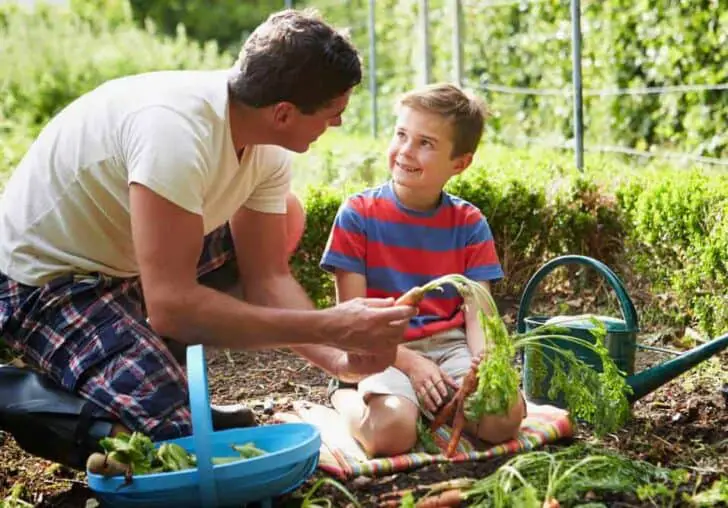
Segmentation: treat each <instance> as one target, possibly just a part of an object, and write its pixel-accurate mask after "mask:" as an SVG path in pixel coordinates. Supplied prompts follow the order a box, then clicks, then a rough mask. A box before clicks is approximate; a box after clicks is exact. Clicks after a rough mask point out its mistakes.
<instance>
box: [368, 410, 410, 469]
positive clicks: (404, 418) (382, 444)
mask: <svg viewBox="0 0 728 508" xmlns="http://www.w3.org/2000/svg"><path fill="white" fill-rule="evenodd" d="M383 399H384V398H380V399H379V400H377V401H372V403H370V405H369V408H368V410H367V412H366V414H365V415H364V418H363V420H362V433H363V434H364V435H365V436H366V439H365V442H364V443H362V444H363V445H364V447H365V448H366V451H367V453H368V454H369V455H370V456H374V457H391V456H394V455H401V454H403V453H407V452H409V451H410V450H412V448H414V446H415V445H416V444H417V416H418V413H417V409H416V407H414V405H413V407H412V408H410V407H408V406H405V405H404V404H402V401H401V400H400V399H402V398H401V397H387V399H390V402H392V400H393V399H398V400H397V404H396V405H399V407H392V405H391V404H387V403H386V402H387V401H386V400H383ZM407 402H408V401H407ZM396 405H395V406H396Z"/></svg>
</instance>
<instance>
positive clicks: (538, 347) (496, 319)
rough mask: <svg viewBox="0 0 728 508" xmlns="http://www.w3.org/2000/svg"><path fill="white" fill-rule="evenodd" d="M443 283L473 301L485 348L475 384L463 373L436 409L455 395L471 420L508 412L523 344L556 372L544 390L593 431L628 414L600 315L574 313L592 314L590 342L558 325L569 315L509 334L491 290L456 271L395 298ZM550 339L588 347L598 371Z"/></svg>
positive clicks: (457, 427)
mask: <svg viewBox="0 0 728 508" xmlns="http://www.w3.org/2000/svg"><path fill="white" fill-rule="evenodd" d="M445 284H451V285H452V286H454V287H455V288H456V289H457V291H458V292H459V293H460V294H461V295H462V296H463V297H464V299H465V302H466V305H474V306H475V308H476V309H477V312H478V315H479V318H480V323H481V326H482V328H483V332H484V336H485V349H484V350H485V354H484V357H483V359H482V361H481V362H480V364H479V365H478V369H477V384H475V383H473V382H472V381H471V380H469V379H468V376H466V378H465V380H464V381H463V383H462V385H461V386H460V388H459V390H458V392H457V393H456V394H455V396H454V397H453V400H451V401H450V402H449V403H448V404H447V405H445V406H444V407H443V408H442V409H441V413H443V414H447V413H448V412H449V411H452V407H451V405H452V404H453V403H455V401H460V402H462V401H463V400H464V401H465V404H464V406H463V407H462V408H460V407H458V412H464V414H465V417H466V418H467V419H468V420H471V421H477V420H479V419H480V418H482V417H483V416H484V415H487V414H490V415H504V414H507V412H508V410H509V409H510V408H511V407H512V406H513V404H514V403H515V402H516V401H517V400H518V398H519V397H520V395H519V391H518V385H519V382H518V381H519V377H518V372H517V370H516V368H515V367H514V360H515V355H516V351H518V350H523V349H527V348H528V349H530V353H532V354H533V353H535V354H541V355H542V356H543V359H544V360H545V361H547V362H550V363H551V367H552V368H553V370H554V372H555V376H554V379H553V381H552V385H551V388H550V389H549V395H550V396H551V397H556V396H557V395H559V394H563V396H564V399H565V402H566V406H567V408H568V409H569V411H570V414H571V415H573V416H576V417H579V418H582V419H584V420H585V421H587V422H589V423H591V424H592V425H593V426H594V430H595V433H596V434H597V435H598V436H601V435H604V434H606V433H607V432H612V431H614V430H616V429H618V428H619V427H621V426H622V425H623V424H624V422H625V421H626V419H627V418H628V417H629V414H630V409H629V402H628V400H627V394H628V393H629V392H630V390H631V389H630V387H629V386H628V385H627V383H626V381H625V379H624V377H623V373H622V372H620V371H619V369H618V368H617V366H616V364H615V363H614V360H613V359H612V358H611V356H610V355H609V351H608V350H607V348H606V347H605V346H604V343H603V338H604V335H605V330H604V326H603V325H602V323H601V322H600V321H598V320H596V319H592V318H589V317H588V316H579V317H577V318H574V319H580V320H583V319H585V318H586V319H592V323H593V325H594V329H593V330H591V331H592V335H593V336H594V342H589V341H587V340H584V339H581V338H578V337H574V336H570V335H566V334H565V331H564V330H565V329H564V328H563V325H564V324H567V321H568V320H564V321H562V322H561V323H560V324H559V325H548V324H547V325H542V326H539V327H537V328H535V329H533V330H531V331H529V332H527V333H523V334H514V335H511V334H509V332H508V330H507V328H506V326H505V323H504V322H503V320H502V319H501V317H500V315H499V314H498V311H497V306H496V304H495V301H494V300H493V297H492V296H491V294H490V292H489V291H488V290H487V289H486V288H485V287H483V286H482V285H481V284H479V283H477V282H475V281H472V280H470V279H468V278H467V277H465V276H463V275H459V274H450V275H446V276H443V277H439V278H437V279H434V280H432V281H430V282H429V283H427V284H425V285H423V286H421V287H416V288H413V289H411V290H410V291H408V292H407V293H405V294H404V295H402V296H401V297H400V298H399V299H398V302H399V303H405V304H416V303H418V302H419V301H420V300H421V299H422V298H423V297H424V295H425V294H426V293H427V292H429V291H432V290H435V289H439V288H441V286H443V285H445ZM484 309H488V312H489V313H488V314H486V312H484ZM553 340H558V341H559V343H567V344H574V345H578V346H580V347H582V348H585V349H587V350H589V351H592V352H593V353H595V354H596V355H597V356H598V358H599V360H600V361H601V367H602V370H601V372H598V371H597V370H595V369H594V368H592V367H591V366H589V365H587V364H586V363H584V362H583V361H582V360H581V359H579V358H577V357H576V355H575V354H574V353H573V351H571V350H568V349H564V348H562V347H560V346H559V345H558V344H557V343H556V342H552V341H553ZM545 350H548V351H551V352H552V353H554V354H555V355H556V356H555V358H556V359H555V360H552V359H551V357H550V356H549V355H545V354H544V351H545ZM471 390H472V392H471ZM441 423H442V422H441V421H440V419H439V418H438V417H437V416H436V418H435V421H434V422H433V427H435V428H436V427H437V426H438V424H441ZM464 424H465V422H464V420H463V419H459V418H458V415H457V414H456V416H455V420H454V423H453V438H452V440H451V442H450V445H449V446H448V452H447V453H448V455H450V454H452V453H453V452H454V450H455V446H456V445H457V440H458V438H459V435H460V432H462V426H463V425H464Z"/></svg>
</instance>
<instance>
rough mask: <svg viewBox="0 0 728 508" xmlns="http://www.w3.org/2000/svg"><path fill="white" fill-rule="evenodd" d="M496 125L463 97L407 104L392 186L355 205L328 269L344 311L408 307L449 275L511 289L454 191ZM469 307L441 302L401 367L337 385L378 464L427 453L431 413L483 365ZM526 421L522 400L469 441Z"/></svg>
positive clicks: (423, 95) (340, 222)
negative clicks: (412, 296)
mask: <svg viewBox="0 0 728 508" xmlns="http://www.w3.org/2000/svg"><path fill="white" fill-rule="evenodd" d="M484 121H485V106H484V104H483V103H482V102H481V101H480V100H478V99H477V98H475V97H472V96H469V95H467V94H465V93H464V92H463V91H462V90H460V89H459V88H458V87H456V86H453V85H449V84H437V85H430V86H427V87H424V88H422V89H419V90H415V91H412V92H410V93H407V94H405V95H404V96H403V97H402V98H401V99H400V101H399V104H398V117H397V123H396V126H395V130H394V138H393V139H392V142H391V144H390V146H389V150H388V162H389V169H390V171H391V174H392V178H391V180H390V181H389V182H387V183H386V184H384V185H382V186H380V187H377V188H373V189H368V190H366V191H364V192H362V193H359V194H356V195H354V196H351V197H350V198H349V199H348V200H347V201H346V202H345V203H344V204H343V206H342V207H341V209H340V210H339V212H338V214H337V217H336V219H335V222H334V227H333V229H332V232H331V236H330V238H329V241H328V245H327V247H326V250H325V252H324V255H323V258H322V261H321V266H322V268H323V269H325V270H327V271H331V272H333V273H334V274H335V277H336V292H337V298H338V300H339V302H343V301H346V300H348V299H350V298H356V297H362V296H365V295H366V296H370V297H374V296H376V297H395V298H396V297H398V296H399V295H401V294H402V293H404V292H405V291H407V290H408V289H410V288H411V287H414V286H419V285H422V284H424V283H426V282H428V281H430V280H432V279H434V278H436V277H438V276H441V275H446V274H449V273H461V274H463V275H465V276H467V277H469V278H471V279H473V280H476V281H479V282H481V283H482V284H483V285H485V286H486V287H489V281H491V280H496V279H499V278H501V277H503V271H502V268H501V266H500V263H499V261H498V256H497V254H496V251H495V247H494V243H493V238H492V235H491V232H490V227H489V226H488V223H487V221H486V219H485V218H484V217H483V215H482V214H481V212H480V211H479V210H478V209H477V208H476V207H475V206H473V205H472V204H470V203H468V202H466V201H464V200H462V199H459V198H456V197H455V196H452V195H450V194H448V193H447V192H445V191H443V188H444V186H445V184H446V183H447V182H448V180H449V179H450V178H451V177H453V176H455V175H458V174H460V173H462V172H463V171H464V170H465V169H466V168H467V167H468V166H469V165H470V163H471V162H472V160H473V154H474V153H475V150H476V147H477V145H478V142H479V141H480V138H481V136H482V132H483V125H484ZM462 304H463V301H462V298H460V296H459V295H458V294H457V293H456V292H455V290H454V289H453V288H452V287H446V288H445V292H444V293H429V294H428V295H427V296H426V298H425V300H424V301H423V302H422V303H421V304H420V305H419V314H418V315H417V316H416V317H414V318H412V319H411V320H410V326H409V328H408V330H407V332H406V334H405V340H406V345H400V346H399V348H398V350H397V359H396V362H395V364H394V366H393V367H389V368H387V369H386V370H385V371H383V372H381V373H378V374H374V375H370V376H368V377H358V378H357V377H349V378H341V381H343V382H358V388H357V389H356V390H355V389H352V388H351V387H344V386H338V387H337V386H336V382H335V380H334V383H333V387H332V391H333V390H335V391H333V393H332V397H331V401H332V404H333V406H334V407H335V408H336V410H337V411H338V412H339V413H340V414H342V415H343V416H344V418H345V419H346V420H347V423H348V424H349V425H350V428H351V432H352V435H353V436H354V437H355V438H356V439H357V440H358V441H359V442H360V444H361V445H362V447H363V448H364V449H365V451H366V452H367V453H368V454H369V455H370V456H392V455H397V454H401V453H406V452H408V451H409V450H410V449H411V448H412V447H413V446H414V445H415V443H416V441H417V431H416V428H417V427H416V426H417V419H418V416H419V411H420V410H427V411H429V412H431V413H435V412H436V411H437V410H438V409H439V408H440V407H442V405H443V403H444V402H445V401H446V400H447V398H448V396H450V395H451V394H452V391H453V390H454V389H456V388H457V387H458V384H459V382H461V380H462V378H463V377H464V376H465V374H467V372H468V370H469V369H470V368H471V367H474V366H475V365H476V364H477V361H478V359H479V358H480V357H481V356H482V354H483V345H484V337H483V333H482V329H481V327H480V324H479V322H478V319H477V313H476V309H474V308H473V306H472V305H470V306H465V308H466V309H467V310H462V308H463V306H462ZM484 310H485V311H486V312H487V311H488V310H489V309H484ZM336 388H339V389H338V390H337V389H336ZM524 412H525V406H524V403H523V401H522V400H519V401H518V402H517V403H516V404H514V406H513V407H512V408H511V410H510V411H509V412H508V414H507V415H505V416H486V417H484V418H483V419H482V420H481V421H480V422H468V425H467V426H466V431H468V432H469V433H471V434H472V435H475V436H477V437H478V438H480V439H483V440H485V441H488V442H491V443H499V442H503V441H506V440H509V439H511V438H513V437H515V436H516V435H517V433H518V429H519V427H520V423H521V420H522V419H523V417H524Z"/></svg>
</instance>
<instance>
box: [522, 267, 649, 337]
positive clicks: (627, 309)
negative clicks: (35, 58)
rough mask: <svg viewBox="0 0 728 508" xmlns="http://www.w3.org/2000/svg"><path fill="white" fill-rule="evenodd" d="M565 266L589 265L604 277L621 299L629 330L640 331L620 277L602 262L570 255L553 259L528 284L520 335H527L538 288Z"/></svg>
mask: <svg viewBox="0 0 728 508" xmlns="http://www.w3.org/2000/svg"><path fill="white" fill-rule="evenodd" d="M563 265H587V266H590V267H592V268H594V269H595V270H596V271H598V272H599V273H600V274H601V275H603V276H604V278H606V279H607V282H609V284H610V285H611V286H612V288H613V289H614V291H615V292H616V293H617V298H619V304H620V306H621V308H622V317H623V318H624V321H625V323H626V324H627V326H628V328H630V329H632V330H635V331H636V330H637V329H638V323H637V312H636V311H635V308H634V304H633V303H632V299H631V298H630V297H629V295H628V294H627V291H626V290H625V289H624V285H623V284H622V281H620V280H619V277H617V275H616V274H615V273H614V272H613V271H612V270H611V269H610V268H609V267H608V266H607V265H605V264H604V263H602V262H601V261H597V260H596V259H593V258H590V257H587V256H577V255H568V256H560V257H558V258H555V259H552V260H551V261H549V262H548V263H546V264H545V265H543V266H542V267H541V268H539V269H538V271H537V272H536V273H535V274H534V275H533V277H531V280H529V281H528V283H527V284H526V289H525V290H524V291H523V296H522V297H521V304H520V305H519V306H518V320H517V329H518V333H525V331H526V322H525V319H526V313H527V312H528V310H529V307H530V306H531V298H532V296H533V292H534V291H535V289H536V286H537V285H538V284H539V283H540V282H541V281H542V280H543V278H544V277H546V275H548V274H549V273H551V272H552V271H553V270H554V269H555V268H558V267H559V266H563Z"/></svg>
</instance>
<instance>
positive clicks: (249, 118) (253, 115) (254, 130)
mask: <svg viewBox="0 0 728 508" xmlns="http://www.w3.org/2000/svg"><path fill="white" fill-rule="evenodd" d="M228 112H229V115H230V134H231V136H232V140H233V146H234V147H235V153H236V154H237V155H238V159H240V157H242V155H243V151H244V150H245V147H246V146H250V145H269V144H275V143H276V135H275V133H273V132H272V131H270V130H269V129H268V128H267V122H266V120H265V112H264V110H260V109H256V108H251V107H248V106H244V105H241V104H237V103H234V102H232V101H230V102H229V103H228Z"/></svg>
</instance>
